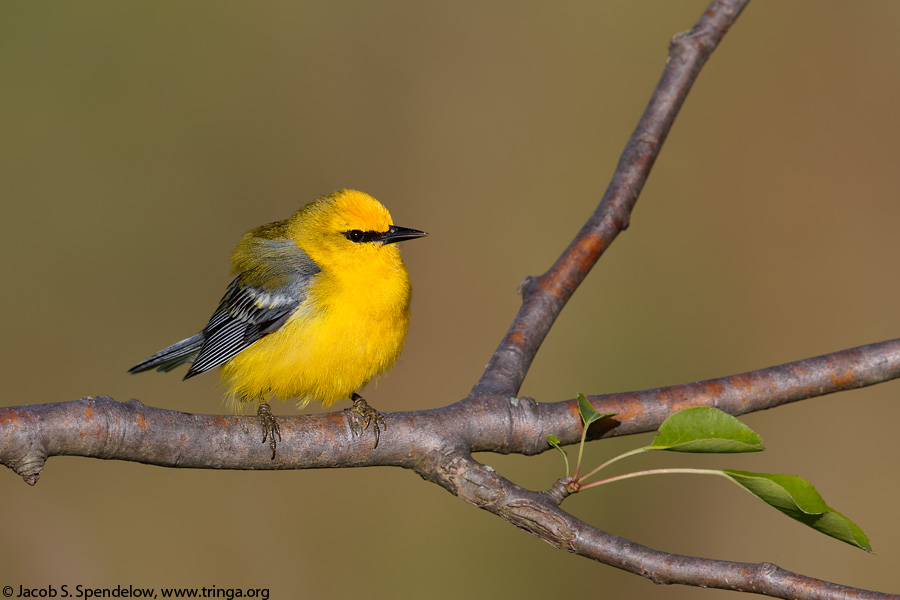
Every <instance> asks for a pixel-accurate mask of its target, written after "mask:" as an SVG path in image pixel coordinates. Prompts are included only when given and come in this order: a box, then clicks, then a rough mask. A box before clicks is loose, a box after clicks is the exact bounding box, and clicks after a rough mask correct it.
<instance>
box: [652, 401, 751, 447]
mask: <svg viewBox="0 0 900 600" xmlns="http://www.w3.org/2000/svg"><path fill="white" fill-rule="evenodd" d="M648 448H649V449H651V450H669V451H671V452H722V453H725V452H760V451H762V450H765V449H766V448H765V446H763V444H762V438H760V437H759V435H757V434H756V432H755V431H753V430H752V429H750V428H749V427H747V426H746V425H744V424H743V423H741V422H740V421H738V420H737V419H735V418H734V417H732V416H731V415H729V414H728V413H725V412H722V411H721V410H719V409H717V408H712V407H709V406H695V407H693V408H685V409H684V410H679V411H678V412H676V413H674V414H672V415H670V416H669V418H668V419H666V420H665V421H663V423H662V425H660V426H659V435H657V436H656V438H655V439H654V440H653V443H652V444H650V446H648Z"/></svg>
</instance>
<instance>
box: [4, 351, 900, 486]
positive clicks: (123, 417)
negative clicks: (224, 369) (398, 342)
mask: <svg viewBox="0 0 900 600" xmlns="http://www.w3.org/2000/svg"><path fill="white" fill-rule="evenodd" d="M898 377H900V339H896V340H889V341H886V342H880V343H877V344H869V345H866V346H859V347H857V348H851V349H849V350H842V351H840V352H834V353H831V354H825V355H823V356H817V357H814V358H807V359H804V360H799V361H795V362H790V363H786V364H783V365H778V366H774V367H769V368H766V369H759V370H756V371H750V372H748V373H741V374H739V375H731V376H729V377H722V378H720V379H710V380H708V381H700V382H696V383H687V384H683V385H676V386H670V387H664V388H656V389H651V390H643V391H638V392H626V393H621V394H605V395H599V396H590V397H589V398H590V399H591V402H592V403H593V405H594V406H595V407H596V408H597V409H598V410H600V411H602V412H614V413H616V416H615V417H611V418H608V419H603V420H602V421H599V422H598V423H596V424H595V425H594V426H593V427H592V428H591V432H590V433H589V435H588V439H597V438H600V437H612V436H619V435H628V434H633V433H641V432H646V431H653V430H655V429H656V428H657V427H659V425H660V423H662V422H663V421H664V420H665V419H666V417H668V416H669V415H670V414H672V413H673V412H675V411H677V410H681V409H683V408H687V407H690V406H713V407H716V408H719V409H721V410H724V411H725V412H728V413H730V414H733V415H742V414H746V413H750V412H755V411H759V410H765V409H768V408H773V407H775V406H780V405H782V404H787V403H790V402H796V401H798V400H803V399H806V398H812V397H815V396H822V395H824V394H830V393H833V392H839V391H843V390H850V389H855V388H859V387H864V386H869V385H874V384H877V383H881V382H884V381H889V380H891V379H896V378H898ZM384 417H385V419H386V420H387V424H388V429H387V431H386V432H385V434H384V436H383V437H384V442H383V443H381V444H379V445H378V448H376V449H373V448H372V442H373V441H374V438H373V437H372V436H371V432H366V433H363V434H362V436H358V435H356V434H354V430H353V429H352V427H351V423H352V420H353V419H356V418H357V415H356V413H351V412H347V411H344V412H336V413H328V414H321V415H295V416H290V417H279V419H278V420H279V423H280V425H281V431H282V438H283V439H282V444H281V445H279V447H278V454H277V456H276V458H275V460H272V459H271V454H270V452H269V450H268V446H266V445H264V444H261V443H260V440H261V439H262V431H261V429H260V428H259V423H258V421H257V419H256V417H246V416H219V415H195V414H188V413H183V412H177V411H170V410H163V409H159V408H153V407H150V406H145V405H143V404H141V403H140V402H138V401H137V400H130V401H128V402H116V401H115V400H113V399H112V398H108V397H105V396H100V397H97V398H83V399H81V400H77V401H74V402H63V403H56V404H36V405H30V406H13V407H7V408H0V463H2V464H4V465H6V466H8V467H10V468H12V469H13V470H15V471H16V473H18V474H19V475H21V476H22V477H24V478H25V480H26V481H28V482H29V483H31V484H34V483H35V482H36V481H37V478H38V474H39V473H40V471H41V469H42V468H43V465H44V462H45V461H46V459H47V458H48V457H50V456H58V455H77V456H90V457H95V458H106V459H117V460H129V461H135V462H143V463H148V464H155V465H160V466H167V467H185V468H207V469H314V468H329V467H358V466H375V465H393V466H399V467H406V468H411V469H415V470H421V469H423V468H426V467H425V466H424V465H426V464H428V463H435V462H440V461H442V460H446V457H448V456H451V455H454V454H457V453H459V452H464V453H469V452H486V451H488V452H501V453H522V454H536V453H538V452H543V451H545V450H547V449H548V448H549V446H548V445H547V434H550V433H552V434H554V435H555V436H557V437H558V438H559V439H560V441H561V442H562V443H564V444H574V443H577V442H578V441H579V440H580V438H581V420H580V417H579V416H578V408H577V404H576V402H575V400H566V401H562V402H554V403H538V402H535V401H534V400H532V399H530V398H496V397H494V396H484V397H477V398H469V399H466V400H464V401H461V402H457V403H456V404H453V405H450V406H447V407H444V408H436V409H432V410H422V411H411V412H401V413H384Z"/></svg>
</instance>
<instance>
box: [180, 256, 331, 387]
mask: <svg viewBox="0 0 900 600" xmlns="http://www.w3.org/2000/svg"><path fill="white" fill-rule="evenodd" d="M252 244H254V245H256V246H258V247H257V248H256V250H257V252H255V253H254V255H256V256H259V257H261V258H260V260H259V261H258V264H254V265H253V266H252V267H251V268H250V269H249V271H246V272H244V273H241V274H240V275H238V276H237V277H236V278H235V279H234V281H232V282H231V285H229V286H228V291H227V292H225V296H223V297H222V301H221V302H219V307H218V308H217V309H216V312H215V313H213V316H212V318H210V320H209V323H207V325H206V327H204V328H203V331H202V332H201V335H202V336H203V338H204V339H203V345H202V346H201V348H200V352H199V354H198V355H197V357H196V358H195V359H194V364H192V365H191V368H190V369H188V372H187V374H186V375H185V376H184V378H185V379H187V378H188V377H193V376H194V375H198V374H200V373H203V372H204V371H208V370H209V369H212V368H213V367H217V366H219V365H221V364H222V363H224V362H225V361H227V360H228V359H230V358H232V357H234V356H236V355H237V354H238V353H239V352H241V351H243V350H245V349H247V348H248V347H249V346H251V345H252V344H254V343H255V342H257V341H259V340H260V339H262V338H263V337H265V336H266V335H268V334H270V333H272V332H273V331H275V330H277V329H278V328H279V327H281V326H282V325H284V323H285V322H286V321H287V320H288V318H289V317H290V316H291V314H293V312H294V311H296V310H297V308H298V307H299V306H300V305H301V304H302V303H303V301H304V300H306V295H307V292H308V290H309V282H310V278H312V277H313V276H314V275H315V274H316V273H319V272H321V269H319V266H318V265H317V264H316V263H315V262H314V261H313V260H312V259H311V258H310V257H309V255H308V254H306V252H304V251H303V250H301V249H300V247H299V246H297V245H296V244H295V243H294V242H292V241H291V240H287V239H277V240H267V239H262V238H255V239H254V240H253V241H252ZM273 257H277V258H276V259H275V260H273ZM260 275H264V276H263V277H260ZM248 280H249V281H260V280H262V281H265V282H266V284H265V286H258V285H248V284H247V281H248Z"/></svg>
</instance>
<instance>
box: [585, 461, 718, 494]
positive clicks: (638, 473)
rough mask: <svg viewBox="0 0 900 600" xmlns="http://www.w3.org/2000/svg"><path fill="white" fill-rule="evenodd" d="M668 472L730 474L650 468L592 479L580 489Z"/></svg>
mask: <svg viewBox="0 0 900 600" xmlns="http://www.w3.org/2000/svg"><path fill="white" fill-rule="evenodd" d="M623 456H624V455H623ZM666 473H688V474H695V475H719V476H721V477H725V478H726V479H727V478H728V475H726V474H725V473H723V472H722V471H720V470H718V469H649V470H647V471H635V472H634V473H625V474H624V475H616V476H615V477H608V478H606V479H598V480H597V481H592V482H590V483H586V484H584V485H582V486H580V490H585V489H587V488H591V487H596V486H598V485H604V484H607V483H613V482H614V481H622V480H623V479H631V478H632V477H642V476H644V475H662V474H666Z"/></svg>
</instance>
